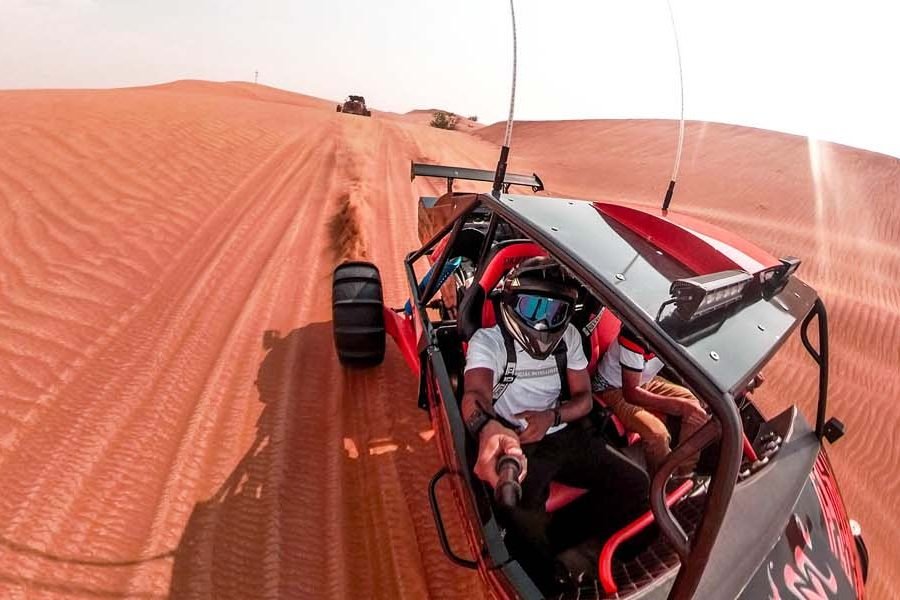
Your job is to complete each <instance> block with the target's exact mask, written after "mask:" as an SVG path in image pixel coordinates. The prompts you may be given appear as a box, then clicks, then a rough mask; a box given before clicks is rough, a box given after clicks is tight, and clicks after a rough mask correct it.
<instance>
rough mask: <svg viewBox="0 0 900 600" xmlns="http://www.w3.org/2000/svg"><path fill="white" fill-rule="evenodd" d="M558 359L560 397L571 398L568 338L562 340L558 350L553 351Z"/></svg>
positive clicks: (562, 398)
mask: <svg viewBox="0 0 900 600" xmlns="http://www.w3.org/2000/svg"><path fill="white" fill-rule="evenodd" d="M553 358H555V359H556V370H557V371H558V372H559V397H560V400H568V399H569V376H568V373H569V348H568V347H567V346H566V340H560V341H559V345H558V346H557V347H556V350H554V351H553Z"/></svg>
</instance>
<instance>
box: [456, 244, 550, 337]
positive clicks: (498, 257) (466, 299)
mask: <svg viewBox="0 0 900 600" xmlns="http://www.w3.org/2000/svg"><path fill="white" fill-rule="evenodd" d="M546 255H547V252H546V251H545V250H544V249H543V248H541V247H540V246H538V245H537V244H535V243H534V242H524V241H521V240H515V241H510V242H508V243H504V244H500V245H498V246H497V247H496V248H495V249H494V250H492V251H491V253H490V254H489V255H488V257H487V259H485V261H484V264H483V265H481V266H480V267H479V269H478V272H477V273H476V274H475V281H474V282H473V283H472V286H471V287H470V288H469V289H468V290H466V294H465V296H463V299H462V301H461V302H460V304H459V319H458V321H457V326H458V328H459V332H460V334H461V335H462V338H463V339H464V340H468V339H469V338H471V337H472V336H473V335H474V334H475V332H476V331H478V330H479V329H481V328H482V327H491V326H493V325H494V324H495V323H496V320H495V315H494V311H493V306H491V303H490V302H488V303H485V299H486V298H487V295H488V294H489V293H490V292H491V291H493V289H494V288H495V287H497V284H498V283H500V279H501V278H502V277H503V276H504V275H506V273H508V272H509V270H510V269H512V268H513V267H515V266H516V265H517V264H519V263H520V262H521V261H523V260H525V259H526V258H533V257H535V256H546Z"/></svg>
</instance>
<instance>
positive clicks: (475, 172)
mask: <svg viewBox="0 0 900 600" xmlns="http://www.w3.org/2000/svg"><path fill="white" fill-rule="evenodd" d="M416 177H440V178H442V179H446V180H447V193H448V194H449V193H450V192H452V191H453V181H454V180H455V179H465V180H467V181H487V182H493V181H494V172H493V171H485V170H484V169H469V168H466V167H447V166H444V165H428V164H425V163H416V162H411V163H410V169H409V180H410V181H412V180H414V179H415V178H416ZM511 185H521V186H527V187H530V188H531V191H533V192H540V191H541V190H543V189H544V182H543V181H541V178H540V177H538V176H537V173H532V174H531V175H516V174H515V173H507V174H506V177H504V179H503V193H507V192H509V186H511Z"/></svg>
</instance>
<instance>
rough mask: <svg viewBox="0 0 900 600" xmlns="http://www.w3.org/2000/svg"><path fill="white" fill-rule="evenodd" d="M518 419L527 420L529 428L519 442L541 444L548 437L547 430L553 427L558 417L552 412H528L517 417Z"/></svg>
mask: <svg viewBox="0 0 900 600" xmlns="http://www.w3.org/2000/svg"><path fill="white" fill-rule="evenodd" d="M516 418H519V419H525V420H526V421H527V422H528V427H526V428H525V430H524V431H523V432H522V433H521V435H519V441H520V442H522V443H523V444H531V443H532V442H539V441H541V440H542V439H544V436H545V435H547V430H548V429H550V427H552V426H553V420H554V419H555V418H556V415H554V414H553V411H552V410H526V411H525V412H520V413H519V414H517V415H516Z"/></svg>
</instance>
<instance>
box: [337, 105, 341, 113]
mask: <svg viewBox="0 0 900 600" xmlns="http://www.w3.org/2000/svg"><path fill="white" fill-rule="evenodd" d="M341 110H342V109H341V105H340V104H338V105H337V111H338V112H341Z"/></svg>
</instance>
